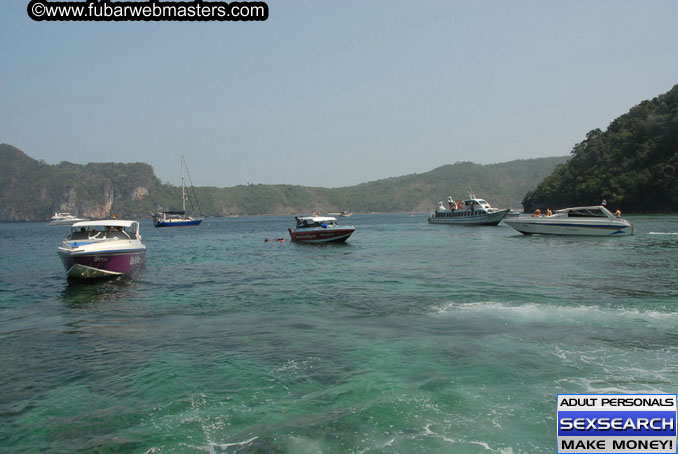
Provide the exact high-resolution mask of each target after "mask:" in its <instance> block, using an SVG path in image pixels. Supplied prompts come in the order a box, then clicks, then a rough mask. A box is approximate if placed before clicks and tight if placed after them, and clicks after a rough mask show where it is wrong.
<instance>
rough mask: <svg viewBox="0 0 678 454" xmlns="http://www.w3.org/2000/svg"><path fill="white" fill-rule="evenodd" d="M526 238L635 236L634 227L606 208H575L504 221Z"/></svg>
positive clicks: (522, 215) (512, 217)
mask: <svg viewBox="0 0 678 454" xmlns="http://www.w3.org/2000/svg"><path fill="white" fill-rule="evenodd" d="M504 222H505V223H506V224H508V225H510V226H511V227H513V228H514V229H515V230H517V231H519V232H520V233H522V234H525V235H532V234H543V235H587V236H624V235H633V225H632V224H631V223H630V222H629V221H627V220H626V219H623V218H622V217H621V212H619V211H617V212H616V213H615V214H612V213H610V211H609V210H608V209H607V208H605V207H604V206H589V207H574V208H565V209H562V210H557V211H555V212H553V213H550V212H547V213H546V214H545V215H542V213H541V211H540V210H537V211H536V212H535V213H532V214H530V215H528V214H521V215H519V216H511V217H509V218H507V219H506V220H505V221H504Z"/></svg>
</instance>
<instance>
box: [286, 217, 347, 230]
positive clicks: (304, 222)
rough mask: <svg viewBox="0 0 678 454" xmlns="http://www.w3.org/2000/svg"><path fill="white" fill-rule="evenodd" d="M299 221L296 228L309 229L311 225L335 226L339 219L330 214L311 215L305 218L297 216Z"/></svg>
mask: <svg viewBox="0 0 678 454" xmlns="http://www.w3.org/2000/svg"><path fill="white" fill-rule="evenodd" d="M295 219H296V221H297V225H296V228H298V229H304V228H305V229H308V228H311V227H329V226H332V227H335V226H336V225H337V219H336V218H333V217H328V216H309V217H303V218H299V217H297V218H295Z"/></svg>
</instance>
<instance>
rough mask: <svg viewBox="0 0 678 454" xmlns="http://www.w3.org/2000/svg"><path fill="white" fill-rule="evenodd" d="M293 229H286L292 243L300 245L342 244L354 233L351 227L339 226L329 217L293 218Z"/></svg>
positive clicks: (353, 228)
mask: <svg viewBox="0 0 678 454" xmlns="http://www.w3.org/2000/svg"><path fill="white" fill-rule="evenodd" d="M294 219H295V220H296V221H297V223H296V225H295V228H294V229H288V230H289V232H290V237H291V238H292V241H295V242H300V243H343V242H344V241H346V240H347V239H348V237H350V236H351V235H352V234H353V232H355V227H353V226H352V225H347V226H340V225H339V224H337V218H334V217H331V216H306V217H295V218H294Z"/></svg>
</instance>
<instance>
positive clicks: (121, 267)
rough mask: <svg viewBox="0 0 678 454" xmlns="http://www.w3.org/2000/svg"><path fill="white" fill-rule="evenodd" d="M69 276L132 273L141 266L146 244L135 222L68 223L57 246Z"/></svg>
mask: <svg viewBox="0 0 678 454" xmlns="http://www.w3.org/2000/svg"><path fill="white" fill-rule="evenodd" d="M58 252H59V258H60V259H61V261H62V262H63V264H64V267H65V268H66V274H67V275H68V277H73V278H80V279H88V278H99V277H115V276H122V275H126V274H131V273H133V272H134V271H136V270H138V269H139V268H141V267H142V266H143V264H144V259H145V256H146V246H145V245H144V244H143V243H142V242H141V235H139V223H138V222H137V221H120V220H115V219H112V220H104V221H85V222H76V223H75V224H73V225H72V226H71V233H70V234H69V235H68V236H67V237H66V239H65V240H64V241H63V243H62V244H61V246H59V248H58Z"/></svg>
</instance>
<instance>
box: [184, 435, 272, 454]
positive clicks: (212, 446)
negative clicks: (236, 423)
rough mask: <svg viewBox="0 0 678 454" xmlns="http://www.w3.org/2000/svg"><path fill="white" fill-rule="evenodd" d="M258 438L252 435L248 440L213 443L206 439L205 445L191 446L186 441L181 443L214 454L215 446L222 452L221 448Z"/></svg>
mask: <svg viewBox="0 0 678 454" xmlns="http://www.w3.org/2000/svg"><path fill="white" fill-rule="evenodd" d="M258 438H259V437H252V438H250V439H249V440H245V441H238V442H235V443H215V442H213V441H208V444H207V445H206V446H193V445H189V444H186V443H181V444H182V445H184V446H186V447H188V448H191V449H194V450H196V451H202V452H207V453H209V454H216V453H217V451H216V450H215V448H217V449H219V451H218V452H223V450H225V449H228V448H231V447H233V446H246V445H248V444H250V443H252V442H253V441H255V440H257V439H258Z"/></svg>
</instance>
